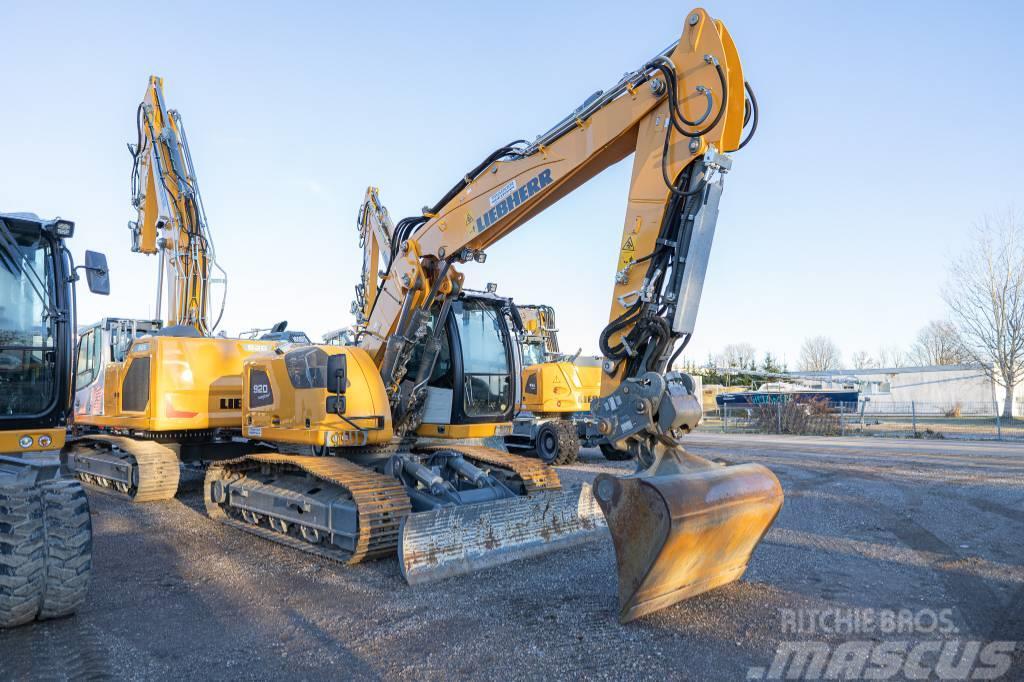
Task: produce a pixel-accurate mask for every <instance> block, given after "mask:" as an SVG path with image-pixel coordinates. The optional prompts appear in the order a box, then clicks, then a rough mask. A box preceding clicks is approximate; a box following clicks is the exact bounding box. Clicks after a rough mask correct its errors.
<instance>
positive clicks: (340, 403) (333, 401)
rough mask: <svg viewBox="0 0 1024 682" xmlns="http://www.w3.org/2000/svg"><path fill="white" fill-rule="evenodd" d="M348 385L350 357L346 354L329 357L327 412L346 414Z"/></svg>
mask: <svg viewBox="0 0 1024 682" xmlns="http://www.w3.org/2000/svg"><path fill="white" fill-rule="evenodd" d="M347 383H348V356H346V355H345V354H344V353H338V354H337V355H328V356H327V392H328V393H332V394H333V395H328V396H327V412H328V413H334V414H337V415H339V416H340V415H343V414H345V408H346V405H345V402H346V401H345V384H347Z"/></svg>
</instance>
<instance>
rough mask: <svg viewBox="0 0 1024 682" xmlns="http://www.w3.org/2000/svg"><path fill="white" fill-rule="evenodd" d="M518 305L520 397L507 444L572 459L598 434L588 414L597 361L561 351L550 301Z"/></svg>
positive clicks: (597, 382) (596, 391)
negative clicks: (520, 331)
mask: <svg viewBox="0 0 1024 682" xmlns="http://www.w3.org/2000/svg"><path fill="white" fill-rule="evenodd" d="M516 307H517V308H518V309H519V317H520V318H521V319H522V321H523V331H522V333H521V334H520V336H519V347H520V350H521V353H522V356H523V373H522V376H523V385H522V391H523V403H522V407H521V411H520V413H519V414H517V415H516V418H515V422H514V426H513V429H512V434H511V435H508V436H505V447H507V448H508V450H509V452H522V453H526V454H531V455H534V456H536V457H539V458H540V459H541V460H542V461H544V462H547V463H548V464H572V463H573V462H575V461H576V460H577V458H578V456H579V452H580V446H581V445H585V446H587V447H592V446H595V445H598V444H600V443H601V440H602V439H601V436H600V433H599V432H598V431H597V428H596V426H597V425H596V422H595V421H594V420H593V419H592V418H591V417H590V403H591V402H592V401H593V400H595V399H596V398H598V397H600V395H601V361H600V359H599V358H580V356H579V353H578V352H577V353H576V354H573V355H567V354H564V353H562V352H561V350H560V349H559V346H558V327H557V326H556V324H555V310H554V308H552V307H551V306H548V305H517V306H516ZM612 450H613V452H615V453H620V452H621V451H620V450H614V448H612ZM623 454H624V455H625V456H626V457H628V453H623ZM614 456H616V455H613V457H614Z"/></svg>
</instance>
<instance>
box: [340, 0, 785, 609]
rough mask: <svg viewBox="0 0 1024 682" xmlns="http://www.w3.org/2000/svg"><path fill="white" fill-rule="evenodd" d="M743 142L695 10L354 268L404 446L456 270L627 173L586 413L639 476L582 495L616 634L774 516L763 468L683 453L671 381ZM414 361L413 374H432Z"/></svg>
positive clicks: (731, 573) (683, 416)
mask: <svg viewBox="0 0 1024 682" xmlns="http://www.w3.org/2000/svg"><path fill="white" fill-rule="evenodd" d="M744 91H746V93H748V94H749V98H748V97H747V96H746V95H745V94H744ZM756 125H757V106H756V100H755V99H754V97H753V91H752V90H751V89H750V87H749V85H747V83H746V81H745V79H744V77H743V69H742V66H741V64H740V59H739V54H738V52H737V50H736V47H735V45H734V43H733V41H732V38H731V37H730V35H729V32H728V31H727V30H726V28H725V26H724V24H723V23H722V22H720V21H716V20H714V19H712V18H711V17H710V16H708V14H707V13H706V12H705V11H704V10H702V9H696V10H694V11H692V12H691V13H690V14H689V15H687V19H686V23H685V27H684V29H683V32H682V35H681V36H680V39H679V41H678V42H677V43H675V44H673V45H672V46H671V47H669V48H668V49H666V50H664V51H663V52H661V53H659V54H658V55H656V56H655V57H654V58H653V59H651V60H650V61H648V62H647V63H645V64H644V65H642V66H641V67H640V68H639V69H637V70H636V71H633V72H631V73H628V74H626V75H625V76H624V77H623V78H622V79H621V80H620V81H619V82H618V83H616V84H615V85H614V86H612V87H611V88H610V89H609V90H607V91H602V92H598V93H595V94H594V95H592V96H591V97H590V98H588V99H587V100H586V101H585V102H584V103H583V105H582V106H580V107H579V108H578V109H576V110H575V111H574V112H572V113H571V114H570V115H569V116H567V117H565V118H564V119H563V120H561V121H559V122H558V123H557V124H556V125H555V126H553V127H552V128H551V129H550V130H549V131H547V132H546V133H544V134H543V135H541V136H539V137H538V138H537V139H536V140H535V141H534V142H532V143H526V142H524V141H517V142H513V143H510V144H508V145H506V146H504V147H501V148H499V149H497V150H496V151H495V152H493V153H492V154H491V155H490V156H488V157H487V158H486V159H484V161H483V162H482V163H480V164H479V165H478V166H476V167H475V168H473V169H472V170H471V171H469V172H468V173H466V175H465V176H464V177H463V178H462V179H461V180H459V182H457V183H456V184H455V185H454V186H453V187H452V188H451V190H449V192H448V193H447V194H446V195H445V196H444V197H442V199H441V200H440V201H438V202H437V203H436V204H435V205H433V206H431V207H425V208H424V210H423V214H422V215H421V216H416V217H412V218H406V219H403V220H401V221H399V222H398V223H397V224H395V225H394V227H393V229H392V230H391V231H390V239H389V241H388V243H386V244H385V243H383V241H378V242H377V246H379V247H380V248H381V249H383V250H384V251H386V257H385V261H386V266H385V269H384V270H382V271H381V272H380V273H376V272H367V270H366V269H365V268H364V273H363V283H364V286H368V284H369V283H370V282H378V286H377V291H376V293H375V294H374V295H373V297H372V300H371V299H370V298H368V297H366V298H364V299H363V303H364V307H363V310H364V312H363V315H362V316H361V318H360V324H359V325H358V326H357V335H358V336H357V343H358V345H359V346H361V347H362V348H363V349H364V350H365V351H367V353H368V354H369V356H370V357H371V358H372V359H373V361H374V362H375V363H376V364H377V366H378V367H379V369H380V373H381V377H382V378H383V380H384V385H385V387H386V390H387V394H388V396H389V400H390V402H391V405H392V416H393V419H394V423H395V424H396V432H408V431H409V430H411V429H412V428H415V426H416V425H415V423H411V424H408V423H405V422H409V421H415V419H416V415H417V414H418V413H419V410H418V406H419V405H420V400H422V398H421V397H420V396H417V395H414V394H413V395H410V394H408V393H406V394H403V392H402V390H401V388H400V385H401V383H402V380H403V379H404V378H405V373H406V366H407V364H408V363H409V359H410V357H411V354H412V350H413V349H414V348H415V347H417V346H418V345H420V344H422V343H423V342H424V339H425V338H427V337H428V334H429V331H428V321H429V319H430V311H431V310H432V309H436V307H437V306H438V305H441V306H443V305H444V302H445V301H446V299H447V298H448V297H451V296H454V295H456V294H457V293H458V291H459V289H460V285H461V275H460V274H459V273H458V272H457V270H456V268H455V265H456V264H459V263H466V262H470V261H476V262H483V261H484V260H485V258H486V256H485V252H486V249H487V248H488V247H489V246H491V245H492V244H494V243H496V242H497V241H498V240H500V239H501V238H502V237H504V236H505V235H507V234H509V233H510V232H512V231H513V230H515V229H517V228H519V227H520V226H522V225H524V224H525V223H527V222H528V221H529V220H530V219H531V218H533V217H534V216H536V215H537V214H539V213H540V212H541V211H543V210H544V209H546V208H547V207H549V206H551V205H552V204H554V203H555V202H557V201H559V200H560V199H562V198H564V197H565V196H567V195H568V194H570V193H571V192H572V191H573V190H574V189H576V188H577V187H580V186H581V185H583V184H584V183H585V182H587V181H588V180H590V179H591V178H593V177H594V176H596V175H597V174H598V173H600V172H601V171H602V170H604V169H605V168H607V167H608V166H610V165H612V164H614V163H616V162H618V161H620V160H622V159H624V158H625V157H627V156H629V155H630V154H632V155H633V156H634V160H633V171H632V178H631V181H630V188H629V195H628V203H627V207H626V216H625V221H624V226H623V231H622V235H621V239H620V241H619V243H618V245H617V251H618V255H617V264H616V268H615V272H614V281H615V286H614V294H613V299H612V301H611V305H610V313H609V323H608V325H607V327H605V329H604V331H603V332H602V334H601V337H600V347H601V351H602V354H603V355H604V360H603V365H602V372H603V374H602V391H601V398H600V399H598V400H595V401H594V402H593V403H592V406H591V409H592V413H593V415H594V416H595V417H596V418H597V420H598V424H599V428H600V431H601V433H602V435H603V436H604V437H605V438H606V439H607V440H608V442H609V443H610V444H611V446H612V447H614V448H616V449H619V450H627V451H629V452H630V453H631V454H632V455H633V456H634V458H635V459H636V461H637V462H638V465H639V466H638V470H637V472H636V473H635V474H633V475H631V476H627V477H624V478H619V477H614V476H610V475H606V474H602V475H600V476H598V477H597V479H596V480H595V483H594V496H595V498H596V500H597V502H598V504H599V505H600V507H601V509H602V511H603V512H604V515H605V517H606V519H607V522H608V526H609V529H610V531H611V534H612V538H613V541H614V544H615V548H616V557H617V561H618V565H619V592H620V593H619V601H620V619H621V620H623V621H627V620H631V619H633V618H636V617H638V616H641V615H644V614H646V613H650V612H651V611H654V610H657V609H659V608H663V607H664V606H667V605H669V604H672V603H674V602H676V601H679V600H680V599H683V598H686V597H688V596H691V595H694V594H698V593H700V592H703V591H706V590H709V589H712V588H714V587H716V586H718V585H722V584H725V583H727V582H730V581H732V580H736V579H737V578H739V577H740V576H741V575H742V574H743V572H744V570H745V569H746V565H747V562H748V560H749V557H750V554H751V552H752V551H753V549H754V548H755V547H756V545H757V543H758V542H759V541H760V539H761V537H762V536H763V534H764V533H765V532H766V531H767V529H768V528H769V526H770V525H771V523H772V521H773V520H774V518H775V516H776V514H777V513H778V511H779V509H780V508H781V505H782V489H781V487H780V485H779V482H778V479H776V477H775V476H774V475H773V474H772V473H771V472H770V471H769V470H768V469H766V468H765V467H763V466H760V465H757V464H743V465H738V466H730V467H722V466H720V465H717V464H714V463H711V462H708V461H707V460H704V459H702V458H700V457H696V456H694V455H691V454H689V453H686V452H685V451H684V450H683V448H682V447H681V446H680V444H679V438H680V437H681V436H682V435H683V434H685V433H687V432H689V431H690V430H692V429H693V428H695V427H696V426H697V424H698V423H699V421H700V419H701V417H702V413H701V406H700V401H699V398H698V397H697V396H695V395H694V390H693V382H692V380H691V379H690V378H689V377H688V376H686V375H683V374H680V373H677V372H672V371H671V369H670V368H671V363H672V360H673V359H674V358H675V357H676V356H677V355H678V354H679V353H680V352H681V351H682V349H683V348H684V347H685V346H686V344H687V343H688V341H689V339H690V336H691V335H692V333H693V331H694V322H695V318H696V313H697V307H698V304H699V302H700V296H701V289H702V286H703V281H704V275H705V272H706V268H707V263H708V258H709V254H710V248H711V242H712V238H713V235H714V229H715V222H716V219H717V215H718V204H719V200H720V198H721V194H722V189H723V177H724V175H725V174H726V173H727V172H728V171H729V170H730V168H731V164H732V161H731V158H730V157H729V156H728V155H727V154H728V153H729V152H734V151H738V150H739V149H741V148H742V147H743V146H745V144H746V142H747V141H749V139H750V136H751V135H752V134H753V132H754V130H755V129H756ZM745 129H746V130H747V131H748V132H747V133H746V137H745V138H744V130H745ZM377 205H378V206H379V202H378V203H377ZM381 239H382V240H383V239H384V237H382V238H381ZM370 260H371V259H368V260H367V261H366V262H368V263H369V262H370ZM373 267H374V268H375V267H376V263H374V264H373ZM427 347H428V348H429V346H427ZM423 357H424V358H427V360H426V362H423V361H421V363H420V370H419V371H420V372H423V371H424V368H426V370H427V371H428V372H429V367H430V366H431V365H430V362H431V361H430V359H429V352H427V353H424V354H423ZM422 383H423V382H418V381H417V382H415V384H414V385H415V386H419V385H421V384H422Z"/></svg>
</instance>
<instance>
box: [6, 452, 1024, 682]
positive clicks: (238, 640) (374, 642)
mask: <svg viewBox="0 0 1024 682" xmlns="http://www.w3.org/2000/svg"><path fill="white" fill-rule="evenodd" d="M686 445H687V447H688V449H690V450H691V451H693V452H694V453H696V454H700V455H703V456H705V457H709V458H713V459H719V460H722V461H725V462H729V463H740V462H746V461H755V462H761V463H763V464H765V465H767V466H769V467H770V468H771V469H773V470H774V471H775V472H776V474H777V475H778V476H779V478H780V480H781V481H782V484H783V488H784V489H785V493H786V502H785V505H784V507H783V509H782V512H781V514H780V516H779V518H778V520H777V521H776V523H775V525H774V526H773V528H772V530H771V531H770V532H769V533H768V535H767V536H766V537H765V540H764V542H763V543H762V545H761V546H760V548H759V549H758V550H757V552H756V553H755V554H754V557H753V561H752V563H751V566H750V569H749V570H748V572H747V574H746V576H745V577H744V579H743V580H742V581H740V582H737V583H733V584H731V585H728V586H725V587H722V588H720V589H718V590H715V591H713V592H711V593H708V594H704V595H701V596H699V597H696V598H693V599H690V600H688V601H685V602H683V603H681V604H678V605H676V606H673V607H670V608H668V609H665V610H662V611H660V612H658V613H656V614H653V615H651V616H648V617H646V618H643V619H641V620H639V621H636V622H634V623H631V624H629V625H626V626H621V625H619V624H618V623H617V621H616V618H615V614H616V601H615V600H616V578H615V558H614V553H613V551H612V547H611V541H610V539H609V538H608V536H606V535H605V536H601V537H600V538H598V539H597V540H595V541H594V542H592V543H590V544H587V545H583V546H582V547H579V548H576V549H574V550H569V551H564V552H558V553H553V554H550V555H548V556H546V557H543V558H540V559H534V560H529V561H525V562H521V563H518V564H512V565H507V566H503V567H500V568H497V569H492V570H489V571H485V572H482V573H478V574H476V575H474V576H465V577H461V578H455V579H451V580H447V581H443V582H440V583H435V584H432V585H427V586H421V587H417V588H415V589H413V588H410V587H408V586H407V585H406V584H405V583H404V582H403V580H402V578H401V576H400V575H399V572H398V567H397V565H396V563H395V562H394V561H393V560H388V561H376V562H370V563H367V564H362V565H359V566H356V567H347V568H346V567H343V566H339V565H336V564H334V563H331V562H329V561H325V560H319V559H316V558H311V557H307V556H297V555H294V554H292V553H290V552H289V551H288V550H287V549H284V548H281V547H278V546H275V545H272V544H270V543H268V542H265V541H262V540H260V539H258V538H254V537H251V536H249V535H247V534H244V533H240V532H238V531H236V530H232V529H229V528H226V527H222V526H220V525H217V524H216V523H214V522H212V521H210V520H209V519H207V518H206V517H205V516H204V515H203V513H202V512H201V506H202V503H201V499H200V491H199V489H198V484H197V483H195V482H193V483H192V484H190V485H187V486H186V487H185V489H184V490H183V491H182V492H181V493H179V496H178V498H177V499H176V500H173V501H171V502H166V503H153V504H146V505H134V506H133V505H131V504H129V503H127V502H123V501H121V500H119V499H115V498H113V497H111V496H108V495H105V494H102V493H90V500H91V503H92V511H93V515H94V524H95V573H96V578H95V582H94V583H93V586H92V591H91V594H90V597H89V599H88V601H87V603H86V605H85V606H84V608H83V609H82V610H81V612H80V614H79V615H78V616H77V617H73V618H70V619H66V620H63V621H58V622H51V623H45V624H37V625H33V626H30V627H25V628H20V629H17V630H14V631H9V632H4V633H0V678H2V679H11V678H14V679H21V678H29V677H32V678H37V679H41V678H47V677H50V678H61V677H71V676H75V675H82V676H86V677H103V676H109V677H112V678H129V679H154V678H178V679H193V678H204V679H205V678H233V679H269V678H287V679H322V678H335V677H341V678H357V679H376V678H413V679H449V678H480V677H484V678H497V679H513V678H528V679H540V678H561V677H570V678H607V679H622V678H639V677H645V678H647V677H650V678H663V679H693V680H744V679H747V678H748V677H751V676H752V677H756V676H757V673H758V671H757V669H758V668H760V669H766V668H768V667H769V666H770V665H771V663H772V661H773V658H774V656H775V653H776V647H777V646H778V644H779V642H780V641H790V640H796V639H808V638H810V639H815V640H819V639H820V640H822V641H827V642H829V643H831V644H838V643H840V642H842V641H846V640H850V639H874V640H875V641H878V640H879V639H884V638H885V637H884V636H879V635H874V636H863V635H861V636H850V635H823V634H821V633H815V634H814V635H811V636H808V635H806V634H804V635H800V634H796V635H794V634H792V633H788V632H787V631H786V619H785V614H786V613H787V610H789V609H837V608H838V609H851V608H855V609H869V608H870V609H901V608H904V609H912V610H920V609H932V610H934V611H939V610H941V609H951V612H950V613H951V614H952V616H951V617H952V619H953V621H954V622H955V626H956V628H957V629H958V631H959V632H958V634H956V635H955V636H956V637H958V638H960V639H964V640H970V639H977V640H1019V641H1024V547H1022V539H1024V445H1022V444H1006V443H962V442H960V443H948V444H947V443H939V442H921V441H892V440H884V441H875V440H872V439H824V438H810V437H804V438H786V437H774V436H741V435H728V436H727V435H718V434H710V433H701V434H695V435H693V436H690V437H689V439H688V440H687V442H686ZM626 470H627V467H626V466H625V465H620V464H618V463H610V462H606V461H605V460H604V459H603V458H602V457H601V455H600V453H599V452H598V451H596V450H587V451H584V453H583V461H582V462H581V463H580V464H578V465H575V466H571V467H562V468H561V470H560V471H561V475H562V478H563V480H564V481H565V482H570V483H571V482H576V481H579V480H590V479H592V478H593V477H594V475H596V474H597V473H599V472H602V471H613V472H622V473H624V472H625V471H626ZM805 613H806V612H805ZM951 636H953V635H948V636H947V638H948V637H951ZM927 637H931V638H934V637H935V635H928V636H926V638H927ZM904 639H906V637H904ZM1021 646H1024V645H1019V646H1018V650H1019V649H1020V648H1021ZM1016 656H1017V658H1016V663H1015V665H1016V667H1015V669H1014V670H1011V672H1010V673H1008V675H1007V676H1006V679H1021V678H1024V660H1022V658H1021V656H1020V652H1019V651H1018V653H1017V654H1016ZM751 668H754V669H755V670H754V672H750V669H751Z"/></svg>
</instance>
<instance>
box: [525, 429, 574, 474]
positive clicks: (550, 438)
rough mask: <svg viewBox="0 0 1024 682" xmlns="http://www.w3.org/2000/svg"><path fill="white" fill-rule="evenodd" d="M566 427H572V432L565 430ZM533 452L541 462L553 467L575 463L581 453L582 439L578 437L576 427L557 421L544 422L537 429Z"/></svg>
mask: <svg viewBox="0 0 1024 682" xmlns="http://www.w3.org/2000/svg"><path fill="white" fill-rule="evenodd" d="M566 425H568V426H570V427H572V430H571V431H570V430H569V429H567V428H565V427H566ZM533 452H534V453H536V456H537V458H538V459H540V461H542V462H544V463H545V464H548V465H551V466H561V465H563V464H571V463H572V462H575V461H576V459H577V458H578V457H579V453H580V439H579V436H577V435H576V427H575V426H573V425H572V424H569V423H567V422H564V421H561V420H556V419H553V420H551V421H546V422H544V423H543V424H541V425H540V428H539V429H537V438H536V439H535V440H534V444H533Z"/></svg>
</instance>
